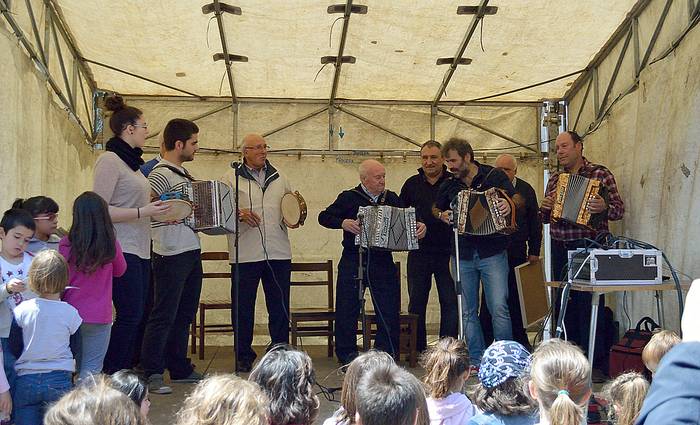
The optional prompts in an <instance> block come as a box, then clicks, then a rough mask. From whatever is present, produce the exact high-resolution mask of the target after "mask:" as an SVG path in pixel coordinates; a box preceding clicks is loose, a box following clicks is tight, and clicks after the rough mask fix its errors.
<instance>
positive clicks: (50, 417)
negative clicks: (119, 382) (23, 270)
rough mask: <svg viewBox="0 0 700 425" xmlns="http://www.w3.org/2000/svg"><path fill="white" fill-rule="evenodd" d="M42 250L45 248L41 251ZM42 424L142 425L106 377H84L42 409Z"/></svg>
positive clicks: (127, 400) (132, 407) (136, 412)
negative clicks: (54, 401)
mask: <svg viewBox="0 0 700 425" xmlns="http://www.w3.org/2000/svg"><path fill="white" fill-rule="evenodd" d="M43 252H46V251H43ZM44 424H45V425H94V424H100V425H146V424H147V421H146V419H145V418H144V417H143V416H142V415H141V412H139V408H138V407H137V406H136V404H134V402H133V401H131V399H130V398H129V397H127V396H126V395H125V394H123V393H122V392H120V391H117V390H115V389H114V388H112V387H111V386H110V385H109V383H108V379H107V378H106V377H103V376H96V377H94V378H93V379H86V380H85V381H84V382H83V383H82V384H81V385H78V386H77V387H76V388H74V389H73V390H72V391H70V392H69V393H67V394H65V395H64V396H63V397H61V399H60V400H58V401H57V402H56V403H55V404H54V405H53V406H51V408H50V409H49V410H48V411H47V412H46V415H45V416H44Z"/></svg>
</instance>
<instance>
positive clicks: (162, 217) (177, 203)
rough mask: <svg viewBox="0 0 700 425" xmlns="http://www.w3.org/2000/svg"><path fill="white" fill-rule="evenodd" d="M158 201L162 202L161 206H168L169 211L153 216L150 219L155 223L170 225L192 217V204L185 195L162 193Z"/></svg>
mask: <svg viewBox="0 0 700 425" xmlns="http://www.w3.org/2000/svg"><path fill="white" fill-rule="evenodd" d="M160 200H161V201H163V204H165V205H169V206H170V209H169V210H168V212H167V213H163V214H158V215H154V216H153V217H152V218H153V219H154V220H155V221H160V222H161V223H172V222H174V221H180V220H184V219H185V218H187V217H189V216H190V215H192V203H191V202H190V201H189V198H188V197H187V195H185V194H184V193H182V192H164V193H163V194H161V195H160Z"/></svg>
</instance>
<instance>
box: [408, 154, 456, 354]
mask: <svg viewBox="0 0 700 425" xmlns="http://www.w3.org/2000/svg"><path fill="white" fill-rule="evenodd" d="M441 147H442V146H441V145H440V142H436V141H434V140H429V141H427V142H425V143H424V144H423V146H422V147H421V150H420V155H421V168H419V169H418V174H416V175H414V176H411V177H409V178H408V180H406V182H405V183H404V185H403V187H402V188H401V194H400V195H399V197H400V198H401V202H402V203H403V205H404V206H405V207H414V208H415V209H416V217H417V219H418V220H419V221H421V222H423V223H425V226H426V228H427V232H426V234H425V238H423V239H421V241H420V242H419V245H420V248H419V249H418V250H417V251H410V252H409V253H408V296H409V302H408V311H409V312H410V313H415V314H417V315H418V343H417V349H418V351H419V352H421V351H423V350H425V348H426V345H427V337H426V329H425V311H426V307H427V305H428V296H429V294H430V287H431V286H432V279H433V276H435V284H436V286H437V291H438V298H439V300H440V338H443V337H446V336H451V337H455V338H456V337H457V294H456V292H455V284H454V281H453V280H452V276H451V275H450V252H451V249H450V246H451V243H452V229H451V228H450V226H449V225H447V224H445V223H443V222H442V221H440V220H439V219H437V218H435V217H434V216H433V214H432V207H433V203H435V197H436V196H437V193H438V189H439V188H440V185H441V184H442V183H443V182H444V181H445V180H446V179H447V177H448V175H449V173H448V172H447V167H446V166H445V158H444V157H443V156H442V152H440V148H441Z"/></svg>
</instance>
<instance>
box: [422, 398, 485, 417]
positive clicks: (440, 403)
mask: <svg viewBox="0 0 700 425" xmlns="http://www.w3.org/2000/svg"><path fill="white" fill-rule="evenodd" d="M426 402H427V403H428V416H429V417H430V424H431V425H462V424H465V425H466V423H467V422H469V419H471V417H472V416H474V415H475V414H476V413H477V412H476V409H475V408H474V406H473V405H472V402H471V401H469V399H468V398H467V396H465V395H464V394H462V393H452V394H450V395H448V396H447V397H445V398H442V399H439V400H436V399H433V398H430V397H428V398H427V399H426Z"/></svg>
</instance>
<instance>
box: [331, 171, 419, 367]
mask: <svg viewBox="0 0 700 425" xmlns="http://www.w3.org/2000/svg"><path fill="white" fill-rule="evenodd" d="M358 171H359V174H360V184H359V185H357V186H356V187H354V188H352V189H350V190H345V191H343V192H342V193H341V194H340V195H338V198H337V199H336V200H335V201H334V202H333V203H332V204H331V205H329V206H328V208H326V209H325V210H324V211H322V212H321V213H320V214H319V215H318V222H319V223H320V224H321V226H323V227H327V228H329V229H343V255H342V256H341V258H340V263H339V264H338V281H337V284H336V293H335V315H336V318H335V354H336V356H337V357H338V361H339V362H340V363H341V364H348V363H350V362H351V361H352V360H353V359H354V358H355V357H357V319H358V316H359V314H360V300H359V297H358V294H359V286H358V281H357V271H358V265H359V253H358V247H357V246H355V235H357V234H359V233H360V225H359V223H358V221H357V211H358V210H359V208H360V207H365V206H369V205H390V206H393V207H400V206H402V205H401V200H400V199H399V196H398V195H397V194H396V193H394V192H392V191H390V190H386V189H385V187H384V185H385V178H386V171H385V170H384V166H383V165H382V164H381V163H380V162H378V161H375V160H373V159H368V160H366V161H363V162H362V163H361V164H360V167H359V169H358ZM416 230H417V234H418V237H419V238H422V237H423V236H425V225H424V224H422V223H418V225H417V229H416ZM362 259H363V263H364V270H365V275H364V278H363V279H364V284H365V286H366V287H369V288H370V295H371V296H372V303H373V304H374V309H375V311H377V313H378V314H379V312H381V315H382V317H383V319H384V320H380V321H379V324H378V331H377V338H376V344H375V348H377V349H379V350H383V351H386V352H387V353H389V354H391V355H397V354H398V348H399V309H400V307H401V306H400V305H399V304H400V303H399V299H400V291H401V287H400V282H399V279H398V275H397V271H396V267H395V266H394V259H393V257H392V255H391V252H390V251H382V250H376V249H370V252H369V253H365V254H363V256H362ZM370 278H371V280H370Z"/></svg>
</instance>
